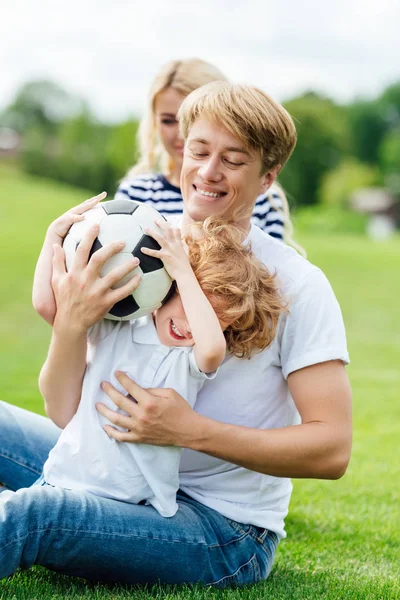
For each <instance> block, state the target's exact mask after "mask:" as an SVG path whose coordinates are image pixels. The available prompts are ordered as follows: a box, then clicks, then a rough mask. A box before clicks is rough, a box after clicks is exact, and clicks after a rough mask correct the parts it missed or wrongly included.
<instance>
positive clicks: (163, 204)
mask: <svg viewBox="0 0 400 600" xmlns="http://www.w3.org/2000/svg"><path fill="white" fill-rule="evenodd" d="M115 199H116V200H121V199H123V200H127V199H130V200H136V202H146V204H150V206H152V207H154V208H156V209H157V210H158V211H159V212H160V213H161V214H163V215H165V216H167V215H180V214H181V213H182V211H183V199H182V194H181V190H180V188H178V187H176V186H174V185H171V184H170V183H169V181H168V180H167V179H166V177H165V176H164V175H161V174H152V173H149V174H146V175H137V176H136V177H135V178H134V179H130V180H129V179H125V180H123V181H122V182H121V184H120V185H119V187H118V190H117V192H116V194H115ZM282 209H283V206H282V200H281V198H280V196H279V194H278V193H277V192H276V188H274V186H273V185H272V186H271V187H270V188H269V189H268V190H267V191H266V193H265V194H262V195H261V196H259V197H258V198H257V201H256V204H255V206H254V211H253V216H252V218H251V220H252V222H253V223H254V224H255V225H258V227H260V228H261V229H263V230H264V231H265V232H266V233H268V234H269V235H270V236H271V237H274V238H276V239H278V240H283V233H284V214H283V210H282Z"/></svg>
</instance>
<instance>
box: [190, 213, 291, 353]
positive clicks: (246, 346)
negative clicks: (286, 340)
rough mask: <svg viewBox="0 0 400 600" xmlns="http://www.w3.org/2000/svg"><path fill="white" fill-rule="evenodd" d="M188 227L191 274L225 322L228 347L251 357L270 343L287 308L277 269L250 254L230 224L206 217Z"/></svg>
mask: <svg viewBox="0 0 400 600" xmlns="http://www.w3.org/2000/svg"><path fill="white" fill-rule="evenodd" d="M193 227H194V228H195V231H194V235H191V236H188V237H186V238H185V241H186V243H187V245H188V249H189V259H190V264H191V266H192V269H193V271H194V274H195V276H196V278H197V280H198V282H199V284H200V286H201V288H202V290H203V292H204V293H205V295H206V296H207V297H208V299H209V301H210V303H211V305H212V306H213V308H214V310H215V312H216V314H217V316H218V318H219V319H220V320H221V321H225V322H227V323H229V325H228V326H227V328H226V329H225V331H224V335H225V339H226V343H227V348H228V350H229V351H230V352H231V353H232V354H234V355H235V356H237V357H239V358H250V357H251V355H252V354H253V352H254V351H261V350H264V349H265V348H267V347H268V346H269V345H270V344H271V342H272V341H273V339H274V337H275V335H276V330H277V325H278V320H279V316H280V315H281V313H282V312H286V310H287V309H286V306H285V302H284V300H283V298H282V296H281V294H280V292H279V290H278V286H277V284H276V274H271V273H270V272H269V271H268V270H267V269H266V267H265V266H264V265H263V264H262V263H261V262H260V261H259V260H258V259H257V258H256V257H255V256H254V254H253V253H252V250H251V246H250V244H247V245H245V244H243V231H241V230H240V229H238V228H237V227H235V226H234V225H233V224H232V223H227V222H226V221H223V220H222V219H221V218H218V217H209V218H207V219H206V220H205V221H204V222H203V223H201V224H200V223H197V224H195V225H194V226H193ZM196 229H197V231H196ZM198 230H200V232H199V231H198ZM198 233H200V236H199V235H198Z"/></svg>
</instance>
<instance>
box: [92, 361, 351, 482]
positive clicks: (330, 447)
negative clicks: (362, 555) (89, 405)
mask: <svg viewBox="0 0 400 600" xmlns="http://www.w3.org/2000/svg"><path fill="white" fill-rule="evenodd" d="M116 375H117V378H118V380H119V382H120V383H121V384H122V385H123V386H124V388H125V389H126V390H127V391H128V392H129V393H130V394H131V396H132V397H134V398H135V399H136V400H137V404H135V403H133V402H130V401H129V400H127V399H126V397H125V396H123V394H120V393H119V392H118V391H117V390H115V388H113V386H111V384H109V383H106V382H105V383H104V387H103V389H104V391H105V392H106V393H107V394H108V395H109V396H110V398H111V399H112V400H113V402H114V403H115V404H116V405H117V406H118V407H119V408H122V409H123V410H124V411H126V412H127V413H128V414H129V415H130V416H129V417H127V416H124V415H121V414H117V413H115V412H114V411H112V410H110V409H108V408H107V407H105V406H104V405H103V404H99V405H97V409H98V410H99V412H100V413H101V414H103V415H104V416H105V417H106V418H107V419H109V420H110V422H111V423H113V424H115V425H119V426H121V427H124V428H126V429H129V431H128V432H120V431H118V430H116V429H114V428H113V427H111V426H106V427H105V429H106V431H107V433H108V434H109V435H110V436H111V437H113V438H114V439H116V440H118V441H126V442H142V443H145V444H156V445H176V446H180V447H183V448H191V449H192V450H197V451H199V452H204V453H205V454H209V455H211V456H215V457H217V458H221V459H223V460H226V461H228V462H231V463H233V464H237V465H241V466H243V467H245V468H247V469H251V470H253V471H258V472H260V473H265V474H267V475H274V476H276V477H311V478H313V477H314V478H320V479H338V478H339V477H341V476H342V475H343V474H344V472H345V471H346V468H347V465H348V462H349V458H350V450H351V438H352V425H351V390H350V384H349V380H348V378H347V374H346V371H345V368H344V365H343V363H342V362H341V361H338V360H334V361H329V362H325V363H320V364H316V365H312V366H310V367H306V368H304V369H300V370H298V371H295V372H293V373H292V374H290V375H289V378H288V384H289V389H290V391H291V394H292V396H293V399H294V402H295V404H296V406H297V408H298V410H299V413H300V416H301V418H302V424H301V425H295V426H288V427H283V428H280V429H264V430H263V429H253V428H248V427H242V426H239V425H230V424H226V423H221V422H219V421H214V420H213V419H210V418H207V417H204V416H202V415H199V414H197V413H195V412H194V411H193V409H192V408H191V407H190V406H189V405H188V404H187V402H185V401H184V400H183V398H182V397H181V396H180V395H179V394H178V393H177V392H175V391H174V390H170V389H166V390H161V389H150V390H144V389H143V388H141V387H140V386H138V385H137V384H136V383H135V382H132V380H131V379H129V377H128V376H127V375H126V374H124V373H117V374H116Z"/></svg>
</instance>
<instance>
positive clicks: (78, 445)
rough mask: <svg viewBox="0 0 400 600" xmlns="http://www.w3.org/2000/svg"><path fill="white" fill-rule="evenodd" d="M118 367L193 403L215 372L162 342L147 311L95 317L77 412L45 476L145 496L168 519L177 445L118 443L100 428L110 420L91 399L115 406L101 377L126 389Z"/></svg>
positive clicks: (132, 498) (100, 491)
mask: <svg viewBox="0 0 400 600" xmlns="http://www.w3.org/2000/svg"><path fill="white" fill-rule="evenodd" d="M116 370H120V371H124V372H126V373H127V374H128V375H129V376H130V377H131V378H132V379H133V380H135V381H137V382H138V383H139V384H140V385H142V386H143V387H161V388H163V387H164V388H165V387H171V388H174V389H176V390H177V391H178V392H179V393H180V394H181V395H182V396H183V397H184V398H185V399H186V400H187V402H188V403H189V404H190V405H191V406H192V407H193V406H194V403H195V402H196V397H197V393H198V392H199V390H200V389H201V387H202V385H203V383H204V381H205V380H206V379H209V378H212V377H214V376H215V373H213V374H211V375H206V374H205V373H202V372H201V371H200V370H199V369H198V367H197V364H196V361H195V357H194V352H193V349H192V348H182V347H167V346H163V345H162V344H161V343H160V341H159V338H158V336H157V332H156V329H155V326H154V324H153V319H152V318H151V317H142V318H141V319H138V320H136V321H125V322H115V321H107V320H103V321H100V322H99V323H97V324H96V325H95V326H94V327H93V328H92V330H91V332H90V334H89V347H88V363H87V368H86V373H85V377H84V381H83V387H82V397H81V401H80V404H79V407H78V411H77V413H76V414H75V415H74V417H73V418H72V420H71V421H70V422H69V423H68V425H67V426H66V428H65V429H64V430H63V432H62V433H61V436H60V438H59V440H58V442H57V444H56V446H55V447H54V448H53V450H52V451H51V452H50V454H49V458H48V460H47V461H46V463H45V465H44V478H45V480H46V481H47V482H48V483H50V484H51V485H55V486H60V487H64V488H67V489H74V490H84V491H87V492H91V493H93V494H96V495H98V496H103V497H106V498H114V499H117V500H122V501H125V502H132V503H135V504H137V503H139V502H142V501H143V500H144V501H146V502H147V503H150V504H152V505H153V506H154V507H155V508H156V509H157V510H158V511H159V513H160V514H161V515H163V516H164V517H171V516H173V515H174V514H175V513H176V511H177V509H178V505H177V503H176V492H177V490H178V487H179V476H178V467H179V459H180V454H181V449H180V448H177V447H173V446H152V445H149V444H131V443H126V442H122V443H120V442H117V441H115V440H114V439H112V438H110V437H109V436H108V435H107V434H106V432H105V431H104V430H103V429H102V426H103V425H105V424H107V423H109V422H108V421H107V419H105V418H104V417H103V416H102V415H101V414H100V413H99V412H98V411H97V410H96V408H95V404H96V402H102V403H103V404H105V405H106V406H108V407H109V408H111V409H113V410H116V409H117V407H116V405H115V404H114V403H113V402H112V400H111V399H110V398H109V397H108V396H107V395H106V394H105V393H104V392H103V391H102V389H101V388H100V383H101V382H102V381H110V382H111V383H112V385H113V386H114V387H115V388H117V389H118V390H119V391H120V392H122V393H123V394H125V395H126V391H125V390H124V389H123V388H122V386H121V385H120V384H119V382H118V381H117V379H115V377H114V372H115V371H116ZM132 402H133V400H132ZM117 410H118V411H119V412H123V411H120V410H119V409H117ZM124 414H126V413H124Z"/></svg>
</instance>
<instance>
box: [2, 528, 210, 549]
mask: <svg viewBox="0 0 400 600" xmlns="http://www.w3.org/2000/svg"><path fill="white" fill-rule="evenodd" d="M47 531H53V532H54V531H57V532H63V533H72V534H73V535H74V536H75V535H77V534H79V535H87V536H88V537H93V536H104V537H123V538H130V537H134V538H140V539H146V540H155V541H159V542H163V543H164V542H167V543H170V544H192V545H194V546H198V545H199V544H201V545H203V546H205V547H209V546H208V544H206V543H205V542H202V541H201V540H200V541H199V540H196V541H191V540H168V539H165V538H160V537H155V536H153V537H149V536H148V535H133V534H132V533H126V534H125V533H107V532H104V531H87V530H85V529H83V530H82V529H65V528H59V527H56V528H54V527H46V528H45V529H32V530H30V531H28V533H27V534H26V535H25V536H23V537H21V538H17V539H15V540H12V541H10V542H8V543H7V544H5V545H4V546H0V551H2V550H4V549H5V548H7V547H8V546H10V544H16V543H20V542H21V541H23V540H26V539H27V538H28V537H29V536H30V535H35V534H36V533H45V532H47Z"/></svg>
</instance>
